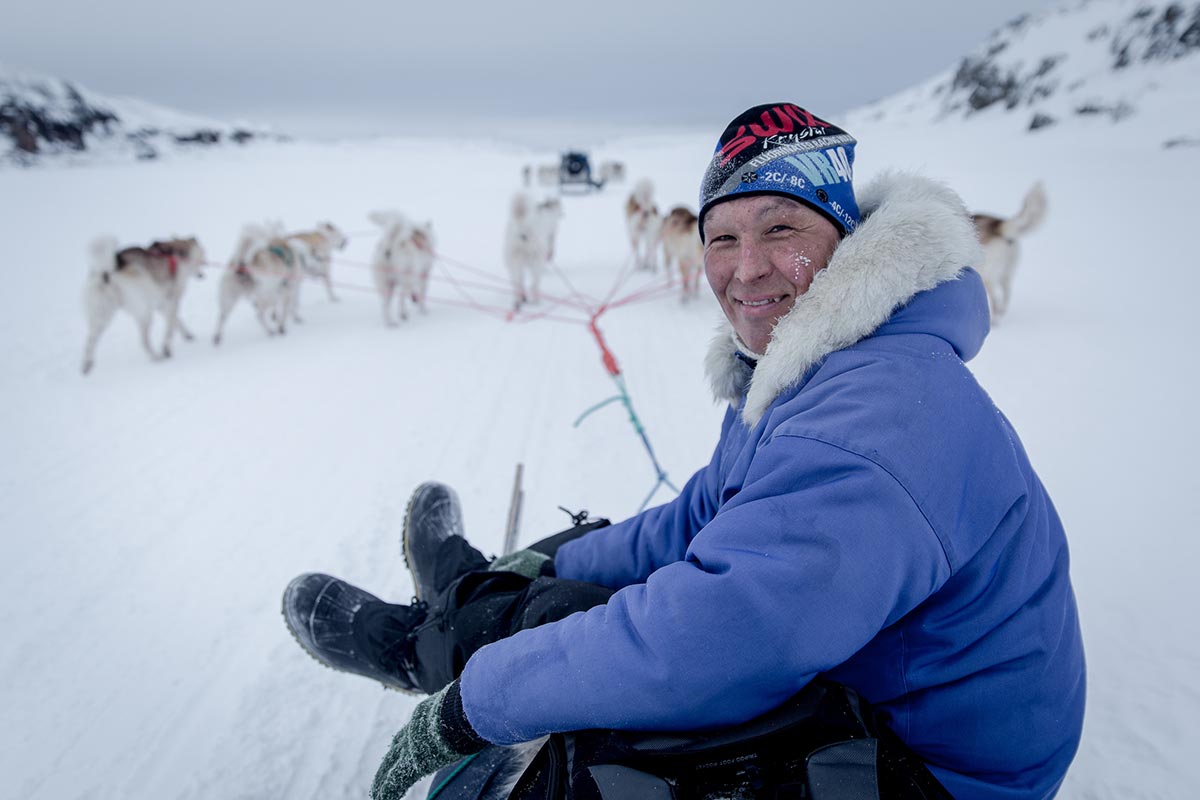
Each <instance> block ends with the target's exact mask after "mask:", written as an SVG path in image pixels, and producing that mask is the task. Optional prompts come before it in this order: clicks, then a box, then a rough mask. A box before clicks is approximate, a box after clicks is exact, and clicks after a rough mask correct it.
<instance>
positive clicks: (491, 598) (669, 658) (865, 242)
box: [285, 104, 1084, 799]
mask: <svg viewBox="0 0 1200 800" xmlns="http://www.w3.org/2000/svg"><path fill="white" fill-rule="evenodd" d="M855 144H856V143H855V140H854V139H853V138H851V137H850V136H849V135H848V134H846V133H845V132H844V131H842V130H841V129H839V128H837V127H835V126H833V125H831V124H829V123H827V122H825V121H823V120H821V119H819V118H817V117H815V116H813V115H812V114H811V113H809V112H807V111H805V110H804V109H801V108H799V107H798V106H795V105H791V104H774V105H766V106H756V107H754V108H751V109H749V110H748V111H746V112H744V113H743V114H741V115H739V116H738V117H737V118H736V119H734V120H733V122H731V123H730V125H729V126H728V127H727V128H726V129H725V131H724V133H723V134H722V135H721V138H720V140H719V141H718V143H717V148H716V152H715V153H714V155H713V159H712V162H711V163H710V165H709V167H708V170H707V172H706V173H705V176H704V179H703V182H702V184H701V198H700V199H701V210H700V231H701V237H702V239H703V240H704V242H705V273H706V276H707V278H708V282H709V284H710V286H711V287H712V289H713V292H714V293H715V294H716V296H717V299H718V301H719V302H720V304H721V308H722V310H723V311H724V313H725V316H726V318H727V319H728V322H729V329H728V330H727V331H726V332H725V333H724V334H722V335H720V336H718V338H717V339H716V341H715V342H714V344H713V347H712V349H711V352H710V354H709V357H708V361H707V367H708V373H709V376H710V378H711V381H712V385H713V389H714V391H715V393H716V394H717V396H718V397H720V398H722V399H725V400H728V401H729V403H730V406H729V410H728V411H727V413H726V417H725V420H724V422H723V424H722V428H721V437H720V441H719V442H718V444H717V447H716V450H715V452H714V454H713V458H712V461H711V462H710V463H709V464H708V466H706V467H704V468H703V469H701V470H700V471H699V472H697V473H696V474H695V475H694V476H693V477H692V479H691V480H690V481H689V482H688V484H687V485H686V486H685V487H684V489H683V491H682V493H681V494H680V496H679V497H678V498H676V499H675V500H673V501H672V502H670V503H667V504H665V505H663V506H659V507H657V508H654V509H650V510H648V511H646V512H643V513H641V514H639V515H638V516H636V517H634V518H632V519H629V520H626V521H625V522H623V523H620V524H618V525H615V526H612V527H610V528H606V529H604V530H596V531H592V532H587V533H586V534H585V535H582V536H579V537H578V538H574V539H572V540H570V541H566V542H565V543H564V542H562V541H551V542H549V543H546V544H545V545H544V546H540V547H539V546H535V548H532V549H531V550H530V551H523V552H522V553H520V554H517V555H516V557H515V558H512V559H509V560H507V561H504V562H503V563H498V564H492V565H490V567H491V569H492V571H491V572H489V571H488V569H489V565H488V563H487V561H486V559H483V558H482V556H479V555H478V554H477V553H475V552H474V551H472V550H470V549H469V546H467V545H466V544H465V540H461V536H460V534H461V528H460V527H458V528H456V527H455V526H454V524H447V525H442V526H441V527H440V530H442V533H440V534H432V535H420V534H417V533H413V534H410V533H409V531H408V530H407V526H406V533H405V541H406V549H407V543H408V542H409V541H410V537H411V540H412V541H418V542H424V543H426V545H427V546H426V547H425V551H426V555H425V556H423V557H422V559H415V558H413V557H412V555H413V554H411V553H410V554H409V555H410V558H409V564H410V567H413V568H414V572H415V574H416V582H417V584H418V586H419V587H421V586H422V585H424V586H426V587H427V588H426V590H425V592H426V594H427V595H432V596H434V597H435V599H434V600H433V601H431V602H432V603H433V605H431V606H430V607H429V608H425V607H423V604H422V603H418V604H416V605H414V606H412V607H409V606H389V605H388V604H383V603H378V601H376V600H375V598H373V597H371V596H370V595H366V594H365V593H362V592H361V590H357V589H354V587H350V586H348V585H346V584H344V583H342V582H340V581H336V579H330V578H327V577H326V576H302V577H301V578H300V579H297V581H296V582H293V586H292V587H289V595H288V596H285V611H288V614H289V619H290V620H292V622H291V623H290V624H292V626H293V631H294V632H296V633H297V637H298V638H299V639H300V640H301V643H302V644H304V645H305V646H306V648H307V649H309V651H310V652H312V653H313V654H314V655H316V656H317V657H318V658H319V659H321V660H323V661H325V662H326V663H329V664H331V665H334V666H338V667H339V668H344V669H350V670H353V671H356V672H361V673H363V674H368V675H371V676H372V677H376V678H378V679H381V680H384V681H385V682H391V683H392V685H399V686H401V687H402V688H409V689H423V690H425V691H429V692H434V694H433V696H432V697H430V698H429V699H428V700H426V701H424V702H422V703H421V704H420V705H418V707H417V709H416V711H415V712H414V715H413V720H412V721H411V722H410V723H409V725H407V726H406V727H405V728H404V729H402V730H401V731H400V733H399V734H397V737H396V739H395V741H394V742H393V747H392V749H391V750H390V751H389V754H388V757H387V758H386V759H385V761H384V764H383V766H382V767H381V768H380V771H379V774H378V776H377V778H376V783H375V786H374V788H373V794H374V796H376V797H389V798H390V797H399V796H401V795H402V794H403V792H404V791H405V790H406V788H407V787H408V785H410V784H411V783H412V782H413V781H415V780H416V779H417V777H419V776H420V775H423V774H427V773H428V772H432V771H433V770H434V769H437V768H438V767H440V766H442V765H443V764H446V763H450V762H451V761H453V760H456V759H458V758H460V757H461V756H462V755H465V754H468V753H472V752H476V751H478V750H479V749H481V748H483V747H484V746H486V745H487V744H489V743H491V744H500V745H509V744H515V743H519V742H525V741H529V740H532V739H535V738H537V737H539V736H542V735H544V734H547V733H552V732H561V731H576V730H586V729H600V728H605V729H617V730H660V731H671V730H675V731H681V730H693V729H699V728H711V727H716V726H729V725H737V724H739V723H742V722H744V721H746V720H749V719H751V718H752V717H755V716H757V715H760V714H762V713H764V712H766V711H768V710H770V709H773V708H775V707H777V706H779V705H780V704H781V703H783V702H784V701H785V700H787V699H788V698H789V697H791V696H792V695H794V694H795V693H796V692H798V691H799V690H800V689H801V688H802V687H804V686H805V685H806V684H807V683H808V682H809V681H811V680H812V679H813V678H815V677H817V676H820V677H822V678H825V679H829V680H831V681H835V682H837V683H839V684H843V685H845V686H848V687H851V688H852V689H854V690H856V691H857V692H858V693H859V694H860V695H861V696H863V697H865V698H866V699H867V700H869V701H870V702H871V703H873V704H874V706H875V707H876V708H877V709H878V710H879V711H880V712H881V713H882V714H883V716H884V717H885V718H886V719H887V721H888V723H889V725H890V727H891V729H892V730H893V731H894V732H895V733H896V734H897V735H898V736H899V737H900V739H902V740H903V741H904V742H905V743H906V744H907V745H908V746H909V747H910V748H911V749H912V750H913V751H915V753H916V754H918V755H919V756H920V758H921V759H923V760H924V761H925V763H926V764H927V765H928V766H929V769H930V770H931V771H932V772H933V774H934V775H935V776H936V777H937V778H938V780H939V781H941V783H942V784H943V785H944V786H945V788H946V789H948V790H949V791H950V792H951V793H952V794H953V795H954V796H955V797H959V798H981V799H990V798H1015V797H1048V796H1051V795H1053V794H1054V792H1055V791H1056V790H1057V788H1058V786H1059V785H1060V783H1061V781H1062V779H1063V776H1064V774H1065V772H1066V769H1067V766H1068V765H1069V763H1070V761H1071V759H1072V757H1073V755H1074V752H1075V749H1076V747H1077V745H1078V741H1079V734H1080V729H1081V725H1082V716H1083V703H1084V662H1083V650H1082V644H1081V639H1080V633H1079V627H1078V621H1077V617H1076V608H1075V601H1074V597H1073V594H1072V590H1071V585H1070V580H1069V577H1068V556H1067V546H1066V540H1065V537H1064V534H1063V530H1062V526H1061V524H1060V522H1059V520H1058V517H1057V515H1056V512H1055V510H1054V508H1053V505H1052V504H1051V502H1050V499H1049V497H1048V496H1047V494H1046V492H1045V489H1044V488H1043V487H1042V485H1041V483H1040V481H1039V480H1038V478H1037V475H1036V474H1035V473H1034V471H1033V469H1032V467H1031V466H1030V464H1029V461H1028V459H1027V458H1026V456H1025V453H1024V451H1023V449H1022V446H1021V443H1020V441H1019V440H1018V438H1017V435H1016V433H1015V431H1013V429H1012V427H1011V426H1010V425H1009V423H1008V421H1007V420H1006V419H1005V418H1004V416H1003V415H1002V414H1001V413H1000V412H999V411H998V410H997V409H996V408H995V407H994V405H993V404H992V402H991V400H990V399H989V398H988V396H987V395H986V394H985V393H984V391H983V390H982V389H981V388H980V387H979V386H978V385H977V384H976V382H975V380H974V378H973V376H972V375H971V373H970V372H969V371H968V370H967V368H966V367H965V365H964V363H963V362H965V361H967V360H969V359H970V358H971V357H973V356H974V355H975V354H976V353H977V352H978V350H979V348H980V347H981V345H982V343H983V340H984V337H985V336H986V334H987V330H988V309H987V299H986V295H985V292H984V289H983V286H982V284H981V281H980V279H979V276H978V275H977V274H976V273H975V272H974V271H972V270H971V269H969V268H968V265H970V264H972V263H975V262H976V260H977V259H978V257H979V250H978V244H977V242H976V240H975V235H974V230H973V228H972V225H971V221H970V217H969V216H968V214H967V212H966V210H965V209H964V208H963V205H962V203H961V201H960V200H959V198H958V197H957V196H956V195H955V194H954V193H953V192H951V191H949V190H948V189H946V188H944V187H942V186H940V185H937V184H934V183H932V182H930V181H927V180H924V179H921V178H918V177H914V176H905V175H891V176H884V177H882V178H880V179H878V180H876V181H875V182H873V183H872V184H870V185H869V186H867V187H866V188H865V189H864V190H863V191H861V192H859V193H858V194H857V196H856V193H855V190H854V187H853V183H852V165H853V158H854V145H855ZM860 209H861V212H860ZM434 494H438V493H437V492H434ZM419 501H421V493H420V492H419V493H418V497H417V498H415V499H414V503H418V502H419ZM422 502H423V501H422ZM432 505H434V506H438V507H440V508H442V509H443V510H446V513H447V514H449V515H450V516H451V517H452V516H454V514H455V513H456V512H455V508H456V507H455V505H454V503H453V497H452V495H450V494H448V493H447V492H445V490H444V489H443V490H442V491H441V492H440V494H438V498H436V502H433V503H432ZM410 516H411V511H410ZM436 516H437V515H436V514H432V515H429V518H431V519H432V518H436ZM433 527H434V528H438V526H437V525H433ZM565 538H570V537H565ZM429 542H434V543H436V547H437V548H438V549H439V552H438V554H437V557H436V558H435V557H433V556H430V555H429V552H430V550H431V549H433V545H428V543H429ZM548 556H552V558H549V557H548ZM414 561H418V562H419V563H416V564H414ZM439 565H441V566H439ZM446 565H449V566H446ZM435 571H440V572H439V574H438V575H436V576H433V575H432V573H433V572H435ZM551 573H552V574H554V575H555V576H557V577H555V578H548V577H545V576H546V575H547V574H551ZM522 576H524V577H522ZM539 576H541V577H539ZM504 581H507V582H508V583H504ZM419 591H421V590H420V589H419ZM589 592H591V594H589ZM330 594H334V595H339V596H344V601H343V602H341V603H340V604H339V603H334V604H332V605H331V604H329V603H327V602H322V598H325V599H326V600H327V599H328V597H329V595H330ZM422 599H423V600H427V601H428V600H430V597H429V596H426V597H423V598H422ZM489 604H491V605H489ZM330 608H334V610H330ZM289 609H290V610H289ZM337 609H340V610H337ZM582 609H589V610H586V611H582ZM571 612H579V613H571ZM489 614H490V615H491V616H489ZM314 619H315V620H317V621H318V623H320V621H321V620H326V621H329V625H330V627H329V628H328V630H333V629H334V627H336V626H335V623H337V624H340V625H342V630H344V631H346V632H347V633H346V637H345V639H344V641H346V642H351V644H346V645H345V646H344V647H343V648H342V650H341V651H340V654H339V652H334V651H335V650H336V647H323V645H322V640H321V636H319V635H314V634H318V633H320V631H319V630H316V629H313V628H312V627H311V623H312V621H313V620H314ZM369 619H375V620H378V619H386V622H384V623H370V622H369ZM448 620H449V621H450V622H447V621H448ZM488 620H494V624H492V623H489V622H488ZM322 624H323V623H322ZM306 625H308V626H309V628H307V629H306V628H305V626H306ZM318 627H320V625H318ZM438 631H440V632H438ZM351 634H353V635H351ZM509 634H512V635H509ZM355 637H357V638H355ZM325 641H330V640H329V639H328V638H327V639H326V640H325ZM346 651H353V652H352V653H351V654H350V655H347V654H346ZM364 664H369V666H366V667H364V666H363V665H364ZM380 676H382V677H380Z"/></svg>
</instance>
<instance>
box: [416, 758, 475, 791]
mask: <svg viewBox="0 0 1200 800" xmlns="http://www.w3.org/2000/svg"><path fill="white" fill-rule="evenodd" d="M477 755H479V753H472V754H471V755H469V756H467V757H466V758H464V759H463V760H462V761H460V762H458V766H457V767H455V768H454V772H451V773H450V774H449V775H447V776H446V780H444V781H442V782H441V783H439V784H438V785H437V788H435V789H434V790H433V791H431V792H430V793H429V797H427V798H426V800H433V798H435V797H437V796H438V795H439V794H440V793H441V791H442V789H445V788H446V787H447V786H449V785H450V781H452V780H454V778H455V777H456V776H457V775H458V773H460V772H462V771H463V770H464V769H466V768H467V765H468V764H470V763H471V762H472V761H474V760H475V756H477Z"/></svg>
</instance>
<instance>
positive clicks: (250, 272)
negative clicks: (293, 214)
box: [213, 224, 301, 345]
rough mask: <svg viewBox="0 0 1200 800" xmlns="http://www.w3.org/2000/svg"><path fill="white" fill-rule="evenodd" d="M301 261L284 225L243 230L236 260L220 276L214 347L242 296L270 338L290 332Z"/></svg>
mask: <svg viewBox="0 0 1200 800" xmlns="http://www.w3.org/2000/svg"><path fill="white" fill-rule="evenodd" d="M300 280H301V272H300V259H299V257H298V256H297V254H296V251H295V250H293V249H292V247H291V246H290V245H289V244H288V241H287V238H286V237H285V236H284V234H283V230H282V226H280V225H278V224H272V225H256V224H250V225H246V226H245V227H243V228H242V233H241V235H240V236H239V237H238V243H237V247H236V248H235V249H234V252H233V257H232V258H230V259H229V264H228V265H227V266H226V268H225V272H224V274H223V275H222V276H221V286H220V291H219V292H218V296H219V299H218V305H219V306H220V311H219V315H218V318H217V330H216V333H214V334H213V344H214V345H218V344H220V343H221V336H222V334H223V331H224V329H225V321H226V320H227V319H229V313H230V312H231V311H233V307H234V306H235V305H236V304H237V301H238V300H239V299H241V298H242V297H248V298H249V299H250V302H251V304H252V305H253V306H254V313H255V316H257V317H258V321H259V323H261V324H262V326H263V330H265V331H266V332H267V335H268V336H274V335H275V334H277V333H279V334H283V333H287V320H288V318H289V317H293V316H294V315H295V310H294V307H293V304H294V303H295V301H296V284H298V283H299V282H300Z"/></svg>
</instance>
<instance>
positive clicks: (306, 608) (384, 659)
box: [283, 572, 428, 694]
mask: <svg viewBox="0 0 1200 800" xmlns="http://www.w3.org/2000/svg"><path fill="white" fill-rule="evenodd" d="M427 616H428V611H427V607H426V605H425V604H424V603H422V602H419V601H418V602H416V603H415V604H414V605H411V606H405V605H395V604H392V603H385V602H383V601H382V600H380V599H379V598H378V597H376V596H375V595H373V594H370V593H369V592H365V591H363V590H362V589H359V588H358V587H356V586H352V585H351V584H349V583H346V582H345V581H342V580H339V579H337V578H335V577H333V576H331V575H322V574H321V573H317V572H310V573H306V574H304V575H301V576H299V577H298V578H295V579H294V580H293V581H292V582H291V583H289V584H288V587H287V589H286V590H285V591H284V593H283V619H284V622H286V623H287V626H288V629H289V630H290V631H291V632H292V635H293V636H295V637H296V641H297V642H299V644H300V646H301V647H303V648H304V649H305V650H306V651H307V652H308V654H309V655H311V656H312V657H313V658H315V659H316V660H317V661H319V662H321V663H322V664H324V665H325V666H327V667H330V668H331V669H336V670H340V671H341V672H351V673H354V674H356V675H362V676H364V677H366V678H371V679H372V680H376V681H379V682H380V683H382V684H383V685H384V686H386V687H388V688H389V689H397V690H399V691H402V692H408V693H410V694H419V693H421V690H420V688H419V686H418V684H417V680H416V671H417V667H416V660H415V659H416V657H415V642H416V630H417V628H418V626H420V625H421V624H422V623H423V622H425V621H426V617H427Z"/></svg>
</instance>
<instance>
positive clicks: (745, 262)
mask: <svg viewBox="0 0 1200 800" xmlns="http://www.w3.org/2000/svg"><path fill="white" fill-rule="evenodd" d="M770 271H771V259H770V257H769V254H768V253H767V249H766V248H765V247H763V246H762V245H760V244H757V243H755V242H749V243H743V244H742V247H741V252H739V253H738V266H737V270H736V271H735V272H734V277H735V278H737V279H738V280H739V281H741V282H742V283H753V282H754V281H756V280H758V279H759V278H762V277H763V276H765V275H766V274H767V273H769V272H770Z"/></svg>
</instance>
